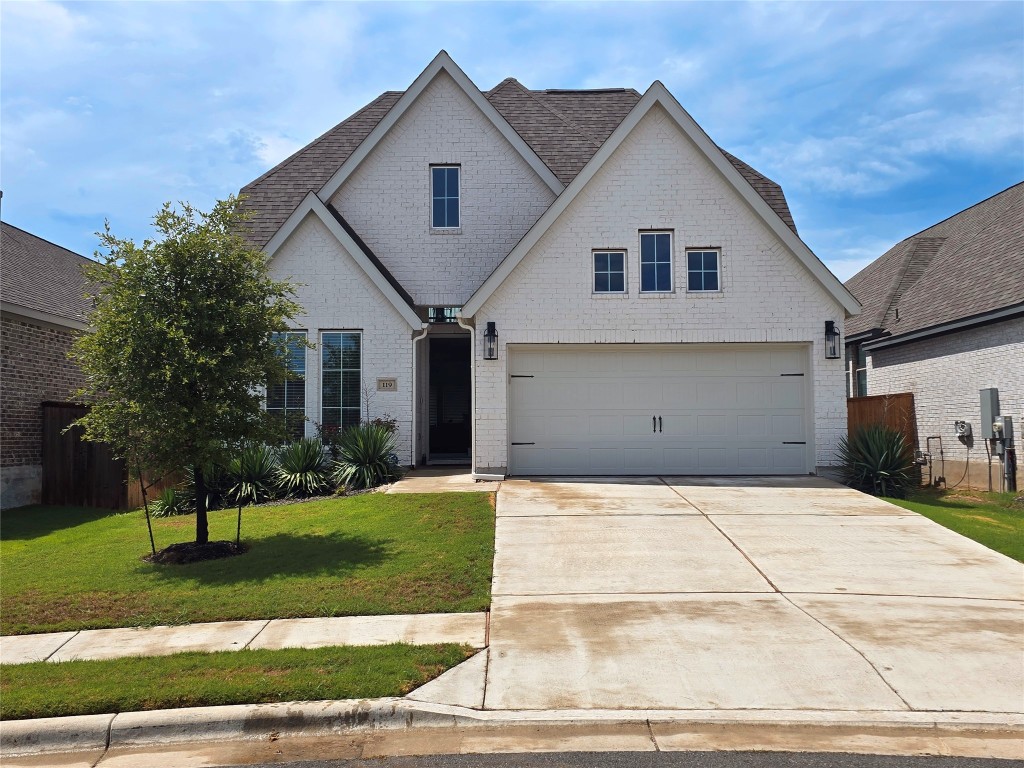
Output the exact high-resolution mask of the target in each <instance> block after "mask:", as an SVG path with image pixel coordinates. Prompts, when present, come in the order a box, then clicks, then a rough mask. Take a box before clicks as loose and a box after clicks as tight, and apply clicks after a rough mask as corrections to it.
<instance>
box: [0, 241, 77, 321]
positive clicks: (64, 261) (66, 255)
mask: <svg viewBox="0 0 1024 768" xmlns="http://www.w3.org/2000/svg"><path fill="white" fill-rule="evenodd" d="M92 263H93V261H92V260H91V259H87V258H85V257H84V256H79V255H78V254H77V253H75V252H74V251H69V250H68V249H67V248H62V247H61V246H59V245H55V244H54V243H51V242H50V241H49V240H43V239H42V238H41V237H36V236H35V235H33V234H30V233H29V232H26V231H25V230H23V229H19V228H18V227H15V226H12V225H11V224H8V223H7V222H2V223H0V301H2V303H3V307H4V309H9V310H10V311H12V312H16V313H19V314H24V315H26V316H28V317H34V318H36V319H39V320H46V321H49V322H53V323H56V324H59V325H67V326H69V327H73V328H84V327H85V321H86V318H87V316H88V314H89V311H90V310H91V309H92V301H91V300H90V299H87V298H85V293H86V288H87V286H88V281H87V280H86V278H85V274H84V273H83V271H82V269H83V267H85V266H87V265H89V264H92Z"/></svg>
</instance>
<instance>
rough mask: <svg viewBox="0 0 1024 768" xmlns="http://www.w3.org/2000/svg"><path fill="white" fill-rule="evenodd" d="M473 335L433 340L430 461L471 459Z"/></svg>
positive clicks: (431, 347)
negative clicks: (471, 352)
mask: <svg viewBox="0 0 1024 768" xmlns="http://www.w3.org/2000/svg"><path fill="white" fill-rule="evenodd" d="M470 385H471V384H470V362H469V337H468V336H459V337H455V338H436V339H431V340H430V461H431V462H434V463H438V462H445V461H464V460H466V459H469V443H470V436H471V433H472V426H471V424H470V418H471V414H470V391H469V390H470Z"/></svg>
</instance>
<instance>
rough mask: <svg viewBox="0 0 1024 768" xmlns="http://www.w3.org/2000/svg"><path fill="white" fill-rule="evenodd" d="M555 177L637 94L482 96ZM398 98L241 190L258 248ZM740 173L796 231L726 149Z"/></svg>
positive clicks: (502, 90) (504, 91) (505, 85)
mask: <svg viewBox="0 0 1024 768" xmlns="http://www.w3.org/2000/svg"><path fill="white" fill-rule="evenodd" d="M483 95H484V97H485V98H486V99H487V100H488V101H489V102H490V103H491V104H492V105H493V106H494V108H495V109H497V110H498V112H500V113H501V115H502V116H503V117H504V118H505V119H506V120H507V121H508V122H509V124H510V125H511V126H512V128H513V129H514V130H515V131H516V132H517V133H518V134H519V135H520V136H521V137H522V138H523V140H524V141H525V142H526V143H527V144H529V145H530V147H531V148H532V149H533V151H534V152H536V153H537V155H538V157H540V159H541V160H542V161H543V162H544V163H545V165H547V166H548V168H550V169H551V172H552V173H554V174H555V176H556V177H557V178H558V180H559V181H561V182H562V183H563V184H568V183H569V182H570V181H572V180H573V179H574V178H576V175H577V174H578V173H579V172H580V170H581V169H582V168H583V166H584V165H586V164H587V162H588V161H589V160H590V158H592V157H593V156H594V154H595V153H596V152H597V150H598V148H600V146H601V145H602V144H603V143H604V142H605V141H606V140H607V139H608V137H609V136H610V135H611V134H612V131H614V130H615V128H616V127H617V126H618V125H619V123H621V122H622V120H623V118H625V116H626V115H627V114H629V111H630V110H631V109H633V107H634V106H635V105H636V103H637V102H638V101H639V100H640V94H639V93H637V92H636V91H635V90H633V89H630V88H612V89H602V90H585V91H584V90H580V91H567V90H566V91H563V90H547V91H531V90H529V89H527V88H525V87H524V86H523V85H522V84H520V83H519V82H518V81H517V80H515V79H514V78H508V79H506V80H503V81H502V82H501V83H499V84H498V85H496V86H495V87H494V88H493V89H491V90H490V91H488V92H486V93H484V94H483ZM401 97H402V92H399V91H388V92H386V93H383V94H381V95H380V96H378V97H377V98H376V99H374V100H373V101H372V102H370V103H369V104H367V105H366V106H365V107H363V108H362V109H361V110H359V111H358V112H356V113H355V114H354V115H352V116H351V117H349V118H348V119H346V120H345V121H343V122H341V123H339V124H338V125H336V126H334V127H333V128H331V130H329V131H327V133H325V134H323V135H322V136H320V137H319V138H318V139H316V140H314V141H313V142H312V143H310V144H309V145H307V146H306V147H303V148H302V149H300V150H299V151H298V152H296V153H295V154H293V155H292V156H291V157H289V158H288V159H286V160H284V161H283V162H282V163H280V164H278V165H277V166H275V167H274V168H272V169H270V170H269V171H267V172H266V173H265V174H263V175H262V176H260V177H259V178H258V179H256V180H254V181H252V182H250V183H249V184H247V185H246V186H245V187H243V188H242V190H241V194H243V195H246V196H247V198H248V199H247V203H246V207H247V208H249V209H250V210H252V211H253V212H254V213H255V214H256V215H255V216H254V217H253V219H252V220H251V221H250V224H249V226H250V231H251V237H252V240H253V242H255V243H256V244H257V245H259V246H264V245H266V244H267V242H268V241H269V240H270V238H271V237H273V236H274V233H275V232H277V230H278V229H279V228H280V227H281V225H282V224H284V222H285V220H286V219H287V218H288V216H289V215H290V214H291V212H292V211H293V210H295V208H296V206H298V204H299V203H300V202H301V201H302V199H303V198H304V197H305V196H306V194H307V193H308V192H309V191H310V190H312V191H319V190H320V188H321V187H323V185H324V184H325V183H327V181H328V180H329V179H330V178H331V176H333V175H334V173H335V171H337V170H338V168H340V167H341V166H342V164H343V163H344V162H345V160H347V159H348V157H349V156H350V155H351V154H352V153H353V152H354V151H355V149H356V147H358V146H359V144H360V143H362V141H363V140H364V139H365V138H366V137H367V136H368V135H369V134H370V132H371V131H372V130H373V129H374V127H375V126H376V125H377V123H378V122H380V121H381V120H382V119H383V118H384V116H385V115H386V114H387V113H388V111H389V110H390V109H391V108H392V107H393V106H394V105H395V104H396V103H397V102H398V100H399V99H400V98H401ZM723 154H725V156H726V157H727V158H728V159H729V161H730V162H731V163H732V164H733V166H735V167H736V169H737V170H739V172H740V173H741V174H742V175H743V178H745V179H746V180H747V182H749V183H750V185H751V186H752V187H753V188H754V189H755V190H756V191H757V192H758V194H760V195H761V197H763V198H764V200H765V202H767V203H768V205H769V206H771V208H772V210H774V211H775V212H776V213H777V214H778V215H779V217H780V218H781V219H782V220H783V221H784V222H785V223H786V225H787V226H788V227H789V228H790V229H792V230H793V231H794V232H796V226H795V225H794V223H793V217H792V215H791V214H790V211H789V206H788V205H787V204H786V198H785V195H783V193H782V188H781V187H780V186H779V185H778V184H776V183H775V182H774V181H772V180H771V179H768V178H767V177H765V176H763V175H762V174H760V173H758V172H757V171H755V170H754V169H753V168H751V167H750V166H749V165H747V164H746V163H744V162H743V161H741V160H739V159H738V158H736V157H733V156H732V155H730V154H729V153H728V152H724V151H723Z"/></svg>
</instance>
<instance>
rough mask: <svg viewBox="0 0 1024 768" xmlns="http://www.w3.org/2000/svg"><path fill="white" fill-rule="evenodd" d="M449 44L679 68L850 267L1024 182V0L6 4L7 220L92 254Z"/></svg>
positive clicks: (631, 81)
mask: <svg viewBox="0 0 1024 768" xmlns="http://www.w3.org/2000/svg"><path fill="white" fill-rule="evenodd" d="M441 49H445V50H447V51H448V53H449V54H451V56H452V57H453V58H454V59H455V61H456V62H457V63H458V64H459V66H460V67H461V68H462V69H463V70H464V71H465V72H466V74H467V75H469V77H470V78H471V79H472V80H473V82H474V83H476V85H477V86H478V87H480V88H481V89H482V90H488V89H490V88H491V87H493V86H494V85H496V84H497V83H498V82H500V81H501V80H503V79H504V78H506V77H515V78H516V79H518V80H519V81H520V82H521V83H523V84H524V85H526V86H527V87H529V88H536V89H540V88H601V87H632V88H636V89H637V90H639V91H641V92H643V91H644V90H645V89H646V88H648V87H649V86H650V84H651V83H652V82H653V81H654V80H661V81H662V82H663V83H664V84H665V85H666V86H667V87H668V89H669V90H670V91H671V92H672V93H673V95H674V96H675V97H676V98H677V99H678V100H679V102H680V103H681V104H682V105H683V107H684V108H685V109H686V110H687V111H688V112H689V113H690V114H691V115H692V116H693V117H694V119H695V120H696V121H697V122H698V123H699V124H700V125H701V126H702V127H703V128H704V130H705V131H706V132H707V133H708V134H709V135H710V136H711V138H712V139H713V140H714V141H716V142H717V143H718V144H719V145H720V146H721V147H723V148H724V149H727V150H728V151H730V152H732V153H733V154H735V155H737V156H739V157H740V158H742V159H743V160H745V161H746V162H747V163H749V164H750V165H752V166H754V167H755V168H757V169H758V170H759V171H761V172H762V173H764V174H765V175H767V176H769V177H771V178H772V179H774V180H775V181H777V182H779V183H780V184H782V186H783V189H784V190H785V192H786V197H787V199H788V201H789V205H790V208H791V209H792V211H793V215H794V218H795V219H796V223H797V227H798V228H799V231H800V235H801V237H802V238H803V239H804V241H805V242H806V243H807V244H808V245H809V246H810V247H811V249H812V250H814V252H815V253H816V254H817V255H818V256H819V258H821V259H822V261H824V262H825V263H826V264H827V265H828V266H829V267H830V268H831V269H832V271H833V272H834V273H835V274H836V275H837V276H838V277H839V278H840V279H842V280H846V279H847V278H849V277H851V276H852V275H853V274H855V273H856V272H857V271H858V270H860V269H861V268H862V267H864V266H866V265H867V264H868V263H870V262H871V261H872V260H873V259H875V258H877V257H878V256H880V255H881V254H882V253H884V252H885V251H886V250H887V249H888V248H890V247H891V246H892V245H893V244H895V243H897V242H899V241H900V240H902V239H903V238H905V237H908V236H909V235H912V234H914V233H916V232H918V231H920V230H922V229H924V228H926V227H928V226H930V225H932V224H934V223H937V222H938V221H940V220H942V219H944V218H947V217H948V216H951V215H953V214H955V213H957V212H959V211H961V210H963V209H964V208H966V207H968V206H970V205H973V204H974V203H977V202H980V201H981V200H983V199H985V198H987V197H989V196H991V195H993V194H995V193H997V192H999V191H1001V190H1003V189H1005V188H1006V187H1009V186H1011V185H1013V184H1016V183H1018V182H1020V181H1022V180H1024V3H1022V2H1005V3H1001V2H997V3H986V2H943V3H931V2H912V3H897V2H866V3H854V2H843V3H840V2H826V3H817V2H788V3H726V2H716V3H697V2H694V3H688V2H658V3H591V2H571V3H570V2H566V3H540V4H534V3H513V2H502V3H454V2H452V3H440V4H422V3H401V2H391V3H341V2H333V3H314V2H289V3H273V2H257V3H247V2H173V3H161V2H132V3H124V4H122V3H116V2H101V3H88V2H69V3H57V2H18V1H17V0H3V2H2V3H0V188H2V190H3V199H2V217H3V220H4V221H6V222H8V223H11V224H14V225H16V226H19V227H21V228H23V229H26V230H28V231H30V232H32V233H34V234H36V235H39V236H40V237H43V238H46V239H48V240H51V241H53V242H55V243H58V244H59V245H63V246H65V247H67V248H70V249H72V250H74V251H77V252H79V253H82V254H83V255H91V254H92V253H93V252H94V251H95V250H96V248H97V247H98V240H97V237H96V235H95V233H96V232H97V231H98V230H100V229H102V227H103V222H104V220H105V219H107V220H109V221H110V225H111V228H112V231H113V232H114V234H116V235H118V236H120V237H132V238H134V239H137V240H142V239H144V238H146V237H148V236H151V235H152V229H151V221H152V217H153V215H154V214H155V213H156V212H157V210H158V209H159V208H160V206H161V205H162V204H163V203H164V202H165V201H169V200H171V201H173V200H187V201H189V202H191V203H193V204H194V205H197V206H199V207H201V208H208V207H209V206H210V205H211V204H212V203H213V202H214V201H215V200H217V199H222V198H224V197H226V196H227V195H229V194H232V193H237V191H238V190H239V189H240V188H241V187H242V186H244V185H245V184H246V183H247V182H249V181H251V180H252V179H254V178H256V177H257V176H259V175H261V174H262V173H264V172H265V171H267V170H269V169H270V168H271V167H273V166H274V165H275V164H277V163H278V162H280V161H281V160H283V159H284V158H286V157H287V156H288V155H289V154H291V153H292V152H294V151H295V150H297V149H299V148H300V147H302V146H304V145H305V144H307V143H308V142H310V141H311V140H313V139H314V138H316V137H317V136H319V135H320V134H321V133H323V132H325V131H326V130H328V129H329V128H331V127H332V126H333V125H335V124H337V123H339V122H341V121H342V120H343V119H345V118H346V117H347V116H348V115H350V114H351V113H352V112H354V111H356V110H357V109H359V108H360V107H361V106H363V105H364V104H366V103H367V102H369V101H371V100H372V99H373V98H375V97H376V96H377V95H378V94H380V93H381V92H382V91H385V90H404V89H405V88H407V87H408V86H409V84H410V83H412V81H413V80H414V79H415V78H416V76H417V75H418V74H419V73H420V72H421V71H422V70H423V69H424V68H425V67H426V66H427V64H428V63H429V62H430V60H431V59H432V58H433V57H434V56H435V55H436V54H437V52H438V51H439V50H441Z"/></svg>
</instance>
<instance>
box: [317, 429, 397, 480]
mask: <svg viewBox="0 0 1024 768" xmlns="http://www.w3.org/2000/svg"><path fill="white" fill-rule="evenodd" d="M401 474H402V473H401V469H400V468H399V466H398V457H397V456H395V431H394V430H393V429H391V428H390V427H388V426H386V425H381V424H372V423H371V424H360V425H359V426H358V427H352V428H351V429H349V430H347V431H346V432H345V434H344V435H342V438H341V453H340V456H339V458H338V461H337V462H335V464H334V480H335V481H336V482H337V483H338V484H339V485H344V486H345V487H347V488H352V489H355V490H360V489H363V488H376V487H377V486H378V485H383V484H384V483H387V482H391V481H392V480H396V479H398V478H399V477H401Z"/></svg>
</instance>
